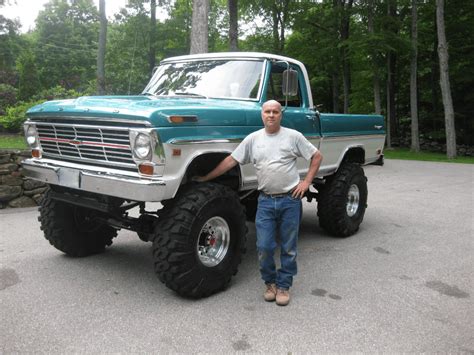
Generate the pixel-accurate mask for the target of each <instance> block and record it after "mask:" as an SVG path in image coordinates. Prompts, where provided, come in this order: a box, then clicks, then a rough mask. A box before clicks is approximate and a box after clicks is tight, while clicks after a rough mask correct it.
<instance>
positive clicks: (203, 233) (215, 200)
mask: <svg viewBox="0 0 474 355" xmlns="http://www.w3.org/2000/svg"><path fill="white" fill-rule="evenodd" d="M246 233H247V227H246V225H245V213H244V208H243V206H242V205H241V204H240V201H239V197H238V195H237V194H236V193H235V192H234V191H233V190H231V189H230V188H228V187H225V186H223V185H219V184H212V183H203V184H197V185H192V186H187V187H184V188H183V190H182V191H180V192H178V194H177V196H176V197H175V199H173V201H171V202H169V203H167V204H166V205H165V206H164V207H163V209H162V210H160V216H159V219H158V223H157V224H156V229H155V238H154V241H153V257H154V262H155V272H156V274H157V275H158V277H159V279H160V280H161V281H162V282H163V283H165V284H166V286H167V287H169V288H171V289H172V290H174V291H176V292H177V293H179V294H180V295H182V296H185V297H192V298H201V297H206V296H209V295H211V294H213V293H216V292H218V291H221V290H223V289H225V288H226V286H227V285H228V284H229V282H230V279H231V277H232V276H233V275H235V274H236V273H237V268H238V265H239V264H240V262H241V258H242V254H243V253H244V252H245V239H246Z"/></svg>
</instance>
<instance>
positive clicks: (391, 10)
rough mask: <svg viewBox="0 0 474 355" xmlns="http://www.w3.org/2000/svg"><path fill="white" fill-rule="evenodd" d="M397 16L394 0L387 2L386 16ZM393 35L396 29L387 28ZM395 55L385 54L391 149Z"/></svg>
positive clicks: (389, 145) (388, 145)
mask: <svg viewBox="0 0 474 355" xmlns="http://www.w3.org/2000/svg"><path fill="white" fill-rule="evenodd" d="M396 14H397V2H396V0H388V1H387V15H388V16H389V17H395V16H396ZM388 30H389V31H392V32H393V33H396V32H397V29H395V28H393V27H392V26H391V27H390V28H388ZM396 59H397V56H396V53H395V52H394V51H392V50H389V51H388V52H387V148H391V147H392V143H393V138H394V137H395V136H397V133H396V131H397V123H396V111H395V71H396Z"/></svg>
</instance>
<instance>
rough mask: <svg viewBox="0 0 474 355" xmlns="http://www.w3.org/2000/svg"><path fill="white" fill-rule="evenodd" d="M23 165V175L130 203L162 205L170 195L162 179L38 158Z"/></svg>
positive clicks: (25, 161) (28, 160)
mask: <svg viewBox="0 0 474 355" xmlns="http://www.w3.org/2000/svg"><path fill="white" fill-rule="evenodd" d="M22 166H23V175H24V176H26V177H29V178H32V179H34V180H39V181H42V182H45V183H47V184H52V185H59V186H64V187H69V188H73V189H77V190H83V191H88V192H94V193H97V194H103V195H109V196H115V197H120V198H123V199H126V200H133V201H150V202H151V201H154V202H159V201H162V200H164V199H166V198H167V195H168V194H167V193H166V191H167V190H166V189H167V186H166V185H167V184H166V182H165V181H164V180H162V179H156V178H142V177H140V176H132V175H131V174H129V175H125V174H121V173H120V171H111V170H110V169H107V170H106V169H101V170H97V169H94V170H92V169H91V170H88V169H85V168H83V167H81V168H80V169H79V168H75V167H71V166H58V165H55V164H51V163H45V162H40V161H37V160H35V159H26V160H24V161H23V162H22Z"/></svg>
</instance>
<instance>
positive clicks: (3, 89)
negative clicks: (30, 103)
mask: <svg viewBox="0 0 474 355" xmlns="http://www.w3.org/2000/svg"><path fill="white" fill-rule="evenodd" d="M17 95H18V90H17V89H16V88H15V87H14V86H12V85H9V84H0V115H3V114H5V110H6V108H7V107H8V106H12V105H14V104H15V102H16V100H17Z"/></svg>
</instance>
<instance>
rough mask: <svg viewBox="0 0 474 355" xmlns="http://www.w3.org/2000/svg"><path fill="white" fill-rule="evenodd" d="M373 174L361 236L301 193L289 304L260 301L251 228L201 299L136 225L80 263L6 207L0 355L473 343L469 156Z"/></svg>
mask: <svg viewBox="0 0 474 355" xmlns="http://www.w3.org/2000/svg"><path fill="white" fill-rule="evenodd" d="M365 171H366V175H367V176H368V179H369V181H368V184H369V185H368V186H369V200H368V209H367V212H366V215H365V219H364V222H363V223H362V225H361V228H360V230H359V232H358V233H357V234H356V235H354V236H352V237H350V238H346V239H337V238H332V237H330V236H329V235H328V234H327V233H325V232H324V231H323V230H321V229H320V228H319V225H318V220H317V217H316V204H315V203H314V202H313V203H311V204H309V203H306V202H305V203H304V216H303V220H302V225H301V235H300V240H299V255H298V261H299V264H298V275H297V276H296V278H295V282H294V285H293V286H294V287H293V288H292V289H291V296H292V299H291V303H290V305H289V306H287V307H278V306H276V305H275V304H274V303H266V302H264V301H263V298H262V292H263V283H262V281H261V280H260V276H259V273H258V267H257V257H256V251H255V228H254V225H253V224H249V240H248V251H247V254H246V255H245V257H244V260H243V262H242V264H241V266H240V269H239V272H238V274H237V275H236V277H234V278H233V281H232V283H231V285H230V287H229V288H228V289H227V290H226V291H225V292H221V293H219V294H217V295H214V296H211V297H209V298H206V299H202V300H197V301H195V300H188V299H183V298H181V297H179V296H178V295H176V294H175V293H174V292H172V291H171V290H169V289H168V288H166V287H165V286H164V285H163V284H161V283H160V282H159V280H158V279H157V277H156V276H155V275H154V273H153V267H152V256H151V244H150V243H144V242H141V241H140V240H139V239H138V237H137V236H136V235H135V234H134V233H132V232H129V231H121V232H120V233H119V237H118V238H117V239H115V240H114V244H113V245H112V247H110V248H108V249H107V251H106V252H105V253H104V254H101V255H96V256H92V257H87V258H79V259H75V258H70V257H67V256H65V255H64V254H62V253H61V252H59V251H57V250H56V249H54V248H53V247H52V246H50V245H49V243H48V242H47V241H46V240H45V239H44V238H43V236H42V232H41V231H40V229H39V223H38V221H37V216H38V212H37V210H36V209H17V210H14V209H10V210H1V211H0V234H1V236H0V353H3V354H11V353H73V352H74V353H160V354H161V353H234V352H249V353H279V354H288V353H328V352H331V353H345V352H362V353H380V352H390V353H393V352H397V353H398V352H416V353H420V352H424V353H471V354H472V353H474V303H473V298H474V277H473V271H474V258H473V255H474V242H473V240H474V239H473V237H474V217H473V216H474V165H463V164H448V163H429V162H414V161H398V160H386V163H385V166H383V167H379V166H369V167H366V168H365Z"/></svg>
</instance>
